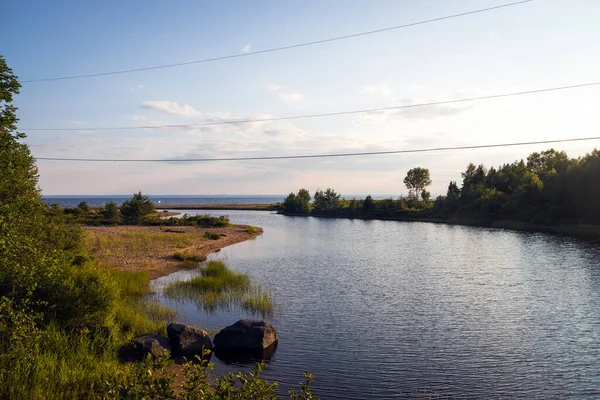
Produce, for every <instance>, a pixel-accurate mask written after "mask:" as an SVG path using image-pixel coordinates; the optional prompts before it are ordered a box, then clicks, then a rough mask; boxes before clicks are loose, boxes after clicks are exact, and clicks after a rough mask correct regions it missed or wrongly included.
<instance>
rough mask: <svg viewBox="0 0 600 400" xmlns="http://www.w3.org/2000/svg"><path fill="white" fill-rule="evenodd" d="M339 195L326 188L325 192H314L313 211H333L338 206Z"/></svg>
mask: <svg viewBox="0 0 600 400" xmlns="http://www.w3.org/2000/svg"><path fill="white" fill-rule="evenodd" d="M340 196H341V195H340V194H339V193H336V191H335V190H333V189H332V188H327V190H325V192H323V191H322V190H317V191H316V192H315V197H314V199H315V201H314V202H313V207H314V209H315V210H319V211H323V210H334V209H336V208H339V206H340Z"/></svg>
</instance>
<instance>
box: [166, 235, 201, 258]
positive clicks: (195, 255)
mask: <svg viewBox="0 0 600 400" xmlns="http://www.w3.org/2000/svg"><path fill="white" fill-rule="evenodd" d="M207 233H208V232H207ZM173 258H175V259H176V260H178V261H194V262H202V261H206V256H201V255H199V254H189V253H186V252H182V253H180V252H177V253H175V254H173Z"/></svg>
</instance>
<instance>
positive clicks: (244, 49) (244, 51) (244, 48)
mask: <svg viewBox="0 0 600 400" xmlns="http://www.w3.org/2000/svg"><path fill="white" fill-rule="evenodd" d="M250 51H252V46H250V45H249V44H247V45H245V46H244V47H242V53H250Z"/></svg>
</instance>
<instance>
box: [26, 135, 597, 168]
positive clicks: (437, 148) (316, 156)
mask: <svg viewBox="0 0 600 400" xmlns="http://www.w3.org/2000/svg"><path fill="white" fill-rule="evenodd" d="M599 139H600V136H594V137H586V138H576V139H556V140H540V141H535V142H516V143H499V144H481V145H471V146H456V147H431V148H424V149H410V150H387V151H368V152H358V153H334V154H305V155H295V156H265V157H228V158H188V159H181V158H175V159H121V160H119V159H107V158H55V157H36V159H37V160H44V161H81V162H214V161H259V160H262V161H267V160H295V159H304V158H332V157H358V156H378V155H385V154H406V153H426V152H434V151H451V150H471V149H485V148H494V147H514V146H527V145H533V144H548V143H566V142H581V141H586V140H599Z"/></svg>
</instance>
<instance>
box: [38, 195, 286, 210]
mask: <svg viewBox="0 0 600 400" xmlns="http://www.w3.org/2000/svg"><path fill="white" fill-rule="evenodd" d="M130 197H131V195H113V196H110V195H109V196H43V198H44V200H45V201H46V202H48V203H59V204H60V205H61V206H64V207H75V206H77V204H79V203H80V202H81V201H82V200H85V201H86V202H87V203H88V205H90V206H103V205H105V204H106V203H107V202H109V201H114V202H115V203H117V204H118V205H121V204H123V202H124V201H125V200H127V199H128V198H130ZM149 197H150V199H151V200H152V202H153V203H154V204H160V205H167V206H178V205H186V204H187V205H190V204H273V203H278V202H281V201H283V199H284V198H285V196H283V195H273V196H257V195H250V196H225V195H223V196H215V195H212V196H202V195H198V196H164V195H163V196H160V195H156V196H154V195H149Z"/></svg>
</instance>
